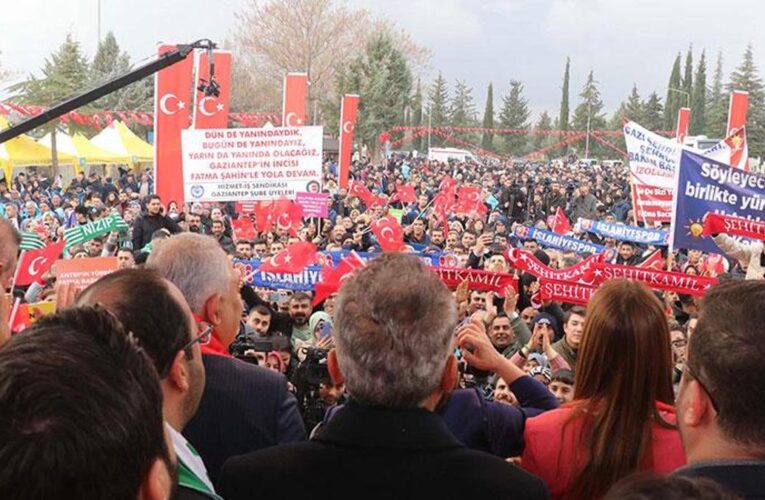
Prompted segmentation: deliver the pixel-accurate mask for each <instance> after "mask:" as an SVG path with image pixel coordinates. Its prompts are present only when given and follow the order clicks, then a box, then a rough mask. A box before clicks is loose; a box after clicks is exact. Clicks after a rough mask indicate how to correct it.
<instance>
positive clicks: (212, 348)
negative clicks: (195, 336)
mask: <svg viewBox="0 0 765 500" xmlns="http://www.w3.org/2000/svg"><path fill="white" fill-rule="evenodd" d="M194 321H196V322H197V323H200V322H202V321H204V320H203V319H202V317H201V316H199V315H198V314H196V313H194ZM199 347H200V349H201V350H202V354H214V355H216V356H224V357H227V358H230V357H232V356H231V354H230V353H229V352H228V348H227V347H226V346H224V345H223V343H222V342H221V341H220V339H218V332H216V331H215V329H213V332H212V335H211V336H210V342H209V343H207V344H206V345H203V344H200V346H199Z"/></svg>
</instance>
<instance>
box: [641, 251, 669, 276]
mask: <svg viewBox="0 0 765 500" xmlns="http://www.w3.org/2000/svg"><path fill="white" fill-rule="evenodd" d="M666 264H667V263H666V261H665V260H664V257H662V256H661V250H656V251H655V252H654V253H652V254H651V255H649V256H648V257H647V258H646V259H645V260H644V261H643V262H641V263H640V264H638V265H637V267H643V268H645V269H656V270H657V271H663V270H664V266H665V265H666Z"/></svg>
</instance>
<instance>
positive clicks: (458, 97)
mask: <svg viewBox="0 0 765 500" xmlns="http://www.w3.org/2000/svg"><path fill="white" fill-rule="evenodd" d="M449 123H450V125H452V126H453V127H470V126H473V125H475V124H476V110H475V103H474V102H473V90H472V89H471V88H470V87H468V86H467V84H466V83H465V81H464V80H457V84H456V86H455V87H454V97H453V98H452V102H451V104H450V106H449Z"/></svg>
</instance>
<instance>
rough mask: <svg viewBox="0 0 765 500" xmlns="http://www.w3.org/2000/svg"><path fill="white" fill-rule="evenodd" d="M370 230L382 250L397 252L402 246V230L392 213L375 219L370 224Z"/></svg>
mask: <svg viewBox="0 0 765 500" xmlns="http://www.w3.org/2000/svg"><path fill="white" fill-rule="evenodd" d="M372 232H373V233H374V235H375V237H376V238H377V242H378V243H379V244H380V248H382V250H383V252H398V251H399V250H401V249H403V248H404V230H403V229H401V225H400V224H399V223H398V221H397V220H396V218H395V217H393V216H392V215H386V216H385V217H380V218H379V219H377V220H376V221H375V222H374V223H373V224H372Z"/></svg>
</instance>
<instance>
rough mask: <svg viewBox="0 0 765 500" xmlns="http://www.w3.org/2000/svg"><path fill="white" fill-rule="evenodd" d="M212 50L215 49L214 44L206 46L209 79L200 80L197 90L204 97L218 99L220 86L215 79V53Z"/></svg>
mask: <svg viewBox="0 0 765 500" xmlns="http://www.w3.org/2000/svg"><path fill="white" fill-rule="evenodd" d="M213 49H215V45H214V44H210V45H208V46H207V60H208V61H210V79H209V80H205V79H204V78H200V79H199V85H198V86H197V90H198V91H200V92H202V93H203V94H204V95H205V97H220V84H219V83H218V81H217V80H216V79H215V53H214V52H213Z"/></svg>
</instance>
